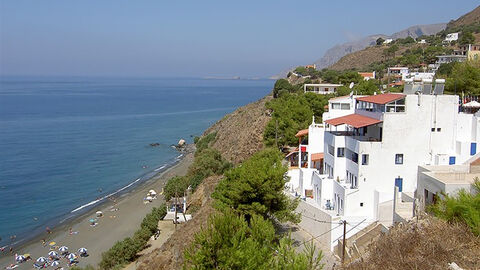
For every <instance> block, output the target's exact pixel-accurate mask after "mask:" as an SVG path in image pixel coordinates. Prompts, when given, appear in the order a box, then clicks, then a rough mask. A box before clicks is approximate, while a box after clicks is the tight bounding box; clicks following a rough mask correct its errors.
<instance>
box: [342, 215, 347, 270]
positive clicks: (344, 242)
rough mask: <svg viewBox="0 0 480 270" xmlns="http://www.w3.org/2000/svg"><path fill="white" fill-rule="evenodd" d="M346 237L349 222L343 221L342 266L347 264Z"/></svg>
mask: <svg viewBox="0 0 480 270" xmlns="http://www.w3.org/2000/svg"><path fill="white" fill-rule="evenodd" d="M346 235H347V221H346V220H344V221H343V249H342V264H345V248H346V244H347V242H346V240H347V239H346Z"/></svg>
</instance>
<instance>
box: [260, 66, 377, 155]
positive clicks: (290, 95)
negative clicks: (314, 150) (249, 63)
mask: <svg viewBox="0 0 480 270" xmlns="http://www.w3.org/2000/svg"><path fill="white" fill-rule="evenodd" d="M321 72H322V78H323V80H326V79H329V80H330V81H328V82H329V83H339V82H340V83H344V84H346V85H348V84H350V83H351V82H353V83H355V86H354V88H353V89H350V88H348V87H346V86H341V87H339V88H338V89H337V95H339V96H344V95H349V94H350V93H351V92H352V91H353V92H354V93H356V94H359V95H372V94H373V93H374V92H378V91H379V88H380V82H379V81H377V80H369V81H364V80H363V78H362V76H360V75H359V74H358V72H356V71H344V72H338V71H334V70H327V69H324V70H322V71H321ZM277 85H282V87H283V89H295V88H298V87H301V86H302V85H299V86H294V85H290V83H288V81H287V80H285V79H280V80H278V81H277V82H276V83H275V87H277ZM275 91H276V90H275V89H274V93H275ZM277 93H279V94H278V95H277V96H276V98H275V99H273V100H271V101H269V102H267V104H266V108H267V109H269V110H271V111H272V119H271V120H270V121H269V122H268V124H267V126H266V127H265V131H264V134H263V138H264V143H265V144H266V145H267V146H278V147H283V146H287V145H296V144H297V143H298V139H297V138H295V134H296V133H297V132H298V131H299V130H302V129H305V128H307V127H308V126H309V125H310V124H311V123H312V120H311V119H312V116H315V119H317V120H316V122H321V119H322V114H323V112H324V111H325V106H327V105H328V100H329V99H330V98H332V97H334V95H318V94H315V93H308V92H307V93H303V91H283V90H281V91H277Z"/></svg>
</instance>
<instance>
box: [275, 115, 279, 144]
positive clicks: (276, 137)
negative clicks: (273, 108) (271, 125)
mask: <svg viewBox="0 0 480 270" xmlns="http://www.w3.org/2000/svg"><path fill="white" fill-rule="evenodd" d="M277 133H278V119H275V146H276V147H277V148H278V134H277Z"/></svg>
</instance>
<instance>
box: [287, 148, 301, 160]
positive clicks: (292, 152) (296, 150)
mask: <svg viewBox="0 0 480 270" xmlns="http://www.w3.org/2000/svg"><path fill="white" fill-rule="evenodd" d="M295 153H298V147H297V148H295V149H294V150H293V151H291V152H290V153H288V154H287V155H286V156H285V158H288V157H289V156H291V155H293V154H295Z"/></svg>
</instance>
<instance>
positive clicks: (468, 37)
mask: <svg viewBox="0 0 480 270" xmlns="http://www.w3.org/2000/svg"><path fill="white" fill-rule="evenodd" d="M474 42H475V37H474V36H473V34H472V32H471V31H463V32H462V33H461V34H460V38H459V39H458V43H459V44H460V45H466V44H472V43H474Z"/></svg>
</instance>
